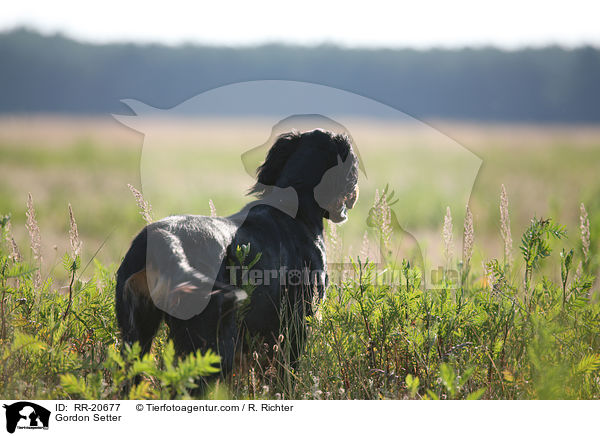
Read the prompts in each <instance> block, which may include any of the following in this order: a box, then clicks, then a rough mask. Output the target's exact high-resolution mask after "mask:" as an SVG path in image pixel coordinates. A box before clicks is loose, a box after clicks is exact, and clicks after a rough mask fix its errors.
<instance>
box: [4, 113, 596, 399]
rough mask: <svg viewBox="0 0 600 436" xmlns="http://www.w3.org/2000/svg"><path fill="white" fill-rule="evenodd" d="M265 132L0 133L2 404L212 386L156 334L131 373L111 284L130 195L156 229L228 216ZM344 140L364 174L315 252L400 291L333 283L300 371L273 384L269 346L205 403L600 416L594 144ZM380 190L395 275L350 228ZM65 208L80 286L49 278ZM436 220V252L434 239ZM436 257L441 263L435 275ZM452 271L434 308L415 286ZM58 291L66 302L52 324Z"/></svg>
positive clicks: (252, 127) (564, 133) (239, 200)
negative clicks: (586, 411) (466, 408)
mask: <svg viewBox="0 0 600 436" xmlns="http://www.w3.org/2000/svg"><path fill="white" fill-rule="evenodd" d="M262 124H264V122H263V123H262ZM262 124H261V123H260V122H257V121H256V120H170V121H166V120H161V121H157V123H156V126H157V128H156V130H155V131H153V132H152V135H149V134H146V136H144V135H142V134H140V133H139V132H136V131H133V130H131V129H128V128H126V127H124V126H122V125H120V124H119V123H117V122H116V121H115V120H112V119H110V118H95V119H93V118H60V117H57V118H52V117H34V118H24V117H20V118H18V117H14V118H10V117H5V118H2V119H0V216H1V215H8V214H10V215H11V217H12V218H11V220H10V221H11V225H12V229H11V233H12V234H13V235H14V237H15V240H16V242H17V244H18V246H19V248H20V251H21V253H22V254H23V257H24V261H23V262H21V263H18V262H17V263H16V262H14V261H13V260H11V259H9V254H10V245H9V244H5V245H4V246H3V247H2V251H1V254H2V259H1V263H0V266H1V267H2V268H3V269H2V276H1V282H0V288H1V292H2V305H1V307H0V318H1V321H2V331H1V338H0V339H1V340H2V356H3V357H2V359H3V367H2V368H3V369H2V375H1V379H0V383H1V386H0V392H2V396H3V397H5V398H9V397H10V398H13V397H14V398H17V397H19V398H58V397H60V398H68V397H72V398H82V397H83V398H116V397H120V396H122V395H123V394H122V392H123V386H124V385H125V384H127V381H128V380H132V379H133V377H134V376H135V375H136V374H138V373H139V374H143V375H144V381H143V383H142V384H141V385H139V386H138V387H137V388H135V389H133V390H132V391H131V395H132V397H140V398H142V397H147V398H152V397H162V398H170V397H176V398H182V397H185V396H186V395H188V392H189V389H190V387H191V384H192V381H191V380H192V378H193V377H194V376H196V375H199V374H205V373H207V372H209V371H210V364H211V363H214V357H211V356H208V357H206V356H205V357H202V356H193V357H190V358H188V360H186V361H184V362H182V361H179V362H177V361H176V360H174V359H173V358H172V353H171V352H170V350H171V349H170V345H169V343H168V341H167V340H166V334H165V332H164V331H163V332H162V333H161V336H160V338H159V340H158V341H157V344H156V345H155V349H154V354H153V355H152V356H150V357H148V358H147V359H146V360H144V361H139V360H136V358H135V357H134V355H133V354H132V355H131V356H129V359H127V358H123V357H120V356H119V355H118V353H116V352H115V349H116V348H118V341H119V338H118V335H117V330H116V327H115V320H114V315H113V303H112V301H113V286H114V283H113V276H114V272H115V269H116V266H117V265H118V263H119V261H120V259H121V256H122V255H123V254H124V253H125V250H126V249H127V247H128V244H129V242H130V240H131V239H132V237H133V236H134V235H135V234H136V232H137V231H139V229H141V227H142V226H143V220H142V217H141V216H140V213H139V209H138V207H137V205H136V203H135V200H134V199H133V197H132V195H131V192H130V191H129V188H128V187H127V184H132V185H134V186H136V187H138V188H140V189H142V190H143V192H144V195H145V196H146V198H147V199H148V200H149V201H150V202H151V203H152V206H153V213H154V217H155V218H156V219H158V218H161V217H163V216H166V215H168V214H173V213H197V214H209V213H210V209H209V200H212V201H213V203H214V205H215V207H216V210H217V212H218V214H219V215H227V214H230V213H233V212H235V211H236V210H237V209H238V208H239V207H240V206H242V205H243V204H244V203H245V202H246V201H248V198H247V197H245V196H244V193H245V191H246V190H247V188H248V187H249V186H250V185H251V183H252V177H251V175H250V174H248V173H249V172H250V173H251V172H252V171H247V170H245V169H244V163H245V164H246V166H247V168H248V169H250V170H251V169H252V168H253V166H255V165H256V163H257V162H258V161H259V159H260V153H261V152H262V153H264V151H265V150H264V147H263V148H262V149H259V150H257V151H256V152H255V153H254V154H252V155H244V153H246V152H248V151H249V150H251V149H253V148H255V147H257V146H259V145H262V144H264V143H265V142H266V141H267V140H268V138H269V134H270V131H265V130H264V129H261V128H258V127H257V126H258V125H262ZM346 127H347V128H348V129H349V131H350V132H351V133H352V136H353V137H354V139H355V141H356V145H357V147H358V150H359V152H360V155H361V159H362V161H363V164H364V173H363V175H362V176H361V177H362V179H361V196H360V198H359V202H358V204H357V207H356V209H355V210H353V211H352V212H351V214H350V219H349V222H348V223H347V224H345V225H344V226H342V227H339V228H337V229H336V231H337V233H338V240H341V241H342V246H340V244H337V245H336V244H330V250H331V251H332V252H331V253H329V255H330V258H331V259H341V260H343V261H347V259H348V256H349V255H351V256H352V257H353V259H354V261H356V255H357V253H359V251H360V252H361V253H366V254H368V255H369V257H370V258H371V259H375V258H376V260H378V261H379V262H380V264H379V268H383V267H387V268H388V270H394V269H396V270H399V271H402V275H401V280H400V281H399V282H395V281H391V280H389V277H388V278H383V279H380V280H379V281H378V283H379V284H378V285H372V281H371V282H370V281H369V280H367V279H368V278H369V275H376V274H377V273H378V272H380V271H381V270H380V269H379V270H375V269H374V268H375V266H374V265H373V264H368V265H367V266H363V265H356V268H357V269H358V270H359V271H360V272H362V275H363V277H364V278H365V280H364V281H362V282H359V281H357V280H355V279H351V278H348V279H347V280H343V278H340V280H339V281H338V282H337V283H336V284H335V285H334V286H332V287H331V289H330V290H329V292H328V299H327V301H326V302H325V303H324V304H323V305H321V307H320V310H319V317H318V318H315V319H313V320H310V322H311V335H310V338H309V344H308V347H307V352H306V355H305V357H304V359H303V360H302V362H301V365H300V367H299V368H298V371H296V372H290V371H289V370H287V371H284V372H283V375H282V372H281V371H277V370H276V368H278V367H280V366H283V367H285V363H286V362H285V340H284V341H283V343H282V344H281V346H280V347H279V349H278V350H276V351H275V352H269V353H264V355H262V354H261V355H260V356H258V357H257V358H256V359H250V361H249V362H246V365H245V366H244V367H243V370H240V371H239V372H238V373H236V375H235V376H233V377H232V378H231V379H230V380H228V383H226V384H225V385H219V386H216V387H213V388H212V389H211V390H210V392H209V394H208V395H209V396H211V397H212V398H221V397H234V398H249V397H264V398H278V397H285V398H425V397H427V398H467V397H471V398H598V396H599V394H600V385H599V383H598V369H599V367H600V355H599V353H600V350H599V340H600V337H599V333H600V330H599V326H600V324H599V323H600V312H599V307H598V301H597V298H596V297H597V295H596V291H597V285H596V284H595V280H594V278H593V276H594V275H596V273H597V268H598V248H597V247H598V243H599V241H598V235H599V234H600V201H599V200H600V179H599V178H598V176H597V165H598V162H600V127H596V126H555V125H550V126H542V125H469V124H465V123H456V122H455V123H450V122H446V121H431V122H430V123H429V125H421V124H419V123H414V124H410V125H391V124H389V123H385V122H375V121H368V120H355V122H353V123H352V126H346ZM434 127H435V128H434ZM167 147H168V148H167ZM165 149H167V150H168V153H165V152H164V150H165ZM242 156H245V158H244V160H242V158H241V157H242ZM257 156H258V158H257ZM479 165H480V166H479ZM475 176H476V178H475ZM386 184H389V185H390V187H391V188H392V189H393V190H394V191H395V192H394V199H397V200H398V201H397V202H396V203H395V204H393V205H392V210H393V212H394V216H395V217H396V218H397V226H396V227H394V226H392V227H393V232H392V236H391V238H392V239H391V240H392V242H391V245H392V250H391V252H392V253H391V255H386V256H383V257H381V256H380V255H379V254H378V253H377V252H376V251H377V250H375V248H376V247H377V246H378V241H379V239H380V238H381V237H382V234H383V233H385V232H386V229H385V228H384V229H382V228H381V227H382V226H381V225H378V226H369V225H367V223H366V218H367V217H368V216H369V212H370V211H371V210H373V209H372V208H373V205H374V201H375V196H376V194H375V191H376V190H379V192H381V191H382V190H383V188H384V187H385V186H386ZM502 185H504V186H505V188H506V192H507V195H508V200H509V209H508V210H509V213H510V221H511V229H512V237H513V239H514V246H513V249H512V252H511V254H512V257H513V259H514V261H513V262H512V263H510V265H507V264H506V263H505V261H504V241H503V239H502V238H501V232H500V227H501V219H500V209H499V202H500V190H501V186H502ZM28 193H31V194H32V198H33V202H34V206H35V212H36V218H37V222H38V223H39V227H40V228H41V256H42V258H43V260H42V262H41V268H40V272H41V279H42V281H43V284H39V283H36V272H35V271H33V270H32V268H35V267H37V266H38V265H39V262H38V260H36V259H34V257H33V255H32V253H31V250H30V248H29V247H30V240H29V235H28V231H27V229H26V227H25V222H26V207H27V206H26V200H27V194H28ZM469 196H470V197H469ZM582 202H583V203H585V207H586V209H587V213H588V215H589V220H590V234H591V239H590V241H589V253H588V254H587V255H585V254H584V250H583V247H584V246H585V245H586V243H585V241H584V242H582V239H581V236H580V233H581V232H580V204H581V203H582ZM467 203H468V204H469V206H470V209H471V211H472V214H473V222H474V240H475V242H474V250H473V255H472V259H471V260H470V262H468V263H469V265H470V268H466V265H465V264H466V262H465V259H464V258H463V256H462V253H463V246H462V240H463V220H464V216H465V205H466V204H467ZM69 204H71V206H72V209H73V212H74V216H75V218H76V221H77V226H78V232H79V237H80V239H81V241H82V243H83V245H82V251H81V253H80V265H76V266H77V267H76V268H72V262H70V263H69V261H68V259H67V260H65V259H64V256H65V253H71V254H70V255H71V256H72V257H73V254H72V249H71V248H70V243H69V231H70V228H71V224H70V220H69V213H68V205H69ZM447 206H449V207H450V209H451V212H452V216H453V229H452V232H451V233H452V236H453V238H452V239H453V241H454V242H452V243H451V247H445V245H444V242H443V238H442V232H443V229H442V227H443V224H444V215H445V214H446V207H447ZM384 209H385V207H384ZM384 214H385V210H384ZM533 217H537V218H542V217H544V218H548V217H551V218H552V219H553V223H560V224H561V225H564V226H565V228H564V230H565V231H566V234H563V233H562V230H561V229H559V228H558V227H552V224H551V223H546V222H545V221H539V220H538V221H535V223H534V224H532V223H531V219H532V218H533ZM394 223H395V222H394ZM394 223H393V224H394ZM528 229H529V232H526V230H528ZM3 230H4V233H6V234H8V229H7V228H6V226H5V227H4V229H3ZM365 231H366V232H367V236H368V238H369V239H370V240H371V243H370V244H369V246H368V247H369V248H368V249H367V250H364V246H363V242H362V241H363V238H364V234H365ZM524 233H525V235H526V236H525V237H524V239H523V240H521V235H522V234H524ZM331 239H332V237H331V236H330V242H331ZM333 239H334V242H335V238H333ZM584 240H585V238H584ZM546 241H547V242H546ZM519 246H523V247H524V249H523V250H520V249H519ZM416 247H418V248H420V250H421V252H422V254H423V257H424V260H425V265H426V267H425V269H424V270H422V269H421V270H419V269H416V268H415V269H411V268H409V267H408V265H406V264H405V263H403V262H402V261H403V260H404V259H407V260H410V261H411V262H412V264H413V265H414V264H415V262H414V259H413V257H414V255H415V248H416ZM445 248H451V249H450V251H451V252H453V253H454V255H453V256H451V258H450V259H448V258H445V257H444V254H443V253H444V249H445ZM527 248H529V251H528V250H527ZM563 248H564V249H565V250H564V251H563V256H562V257H561V256H560V255H559V253H560V252H561V250H563ZM570 249H573V250H574V251H573V253H574V254H573V258H572V260H571V261H570V263H569V261H568V258H569V250H570ZM545 250H546V251H548V259H545V260H543V259H542V257H545V256H544V255H543V254H544V253H545ZM333 251H335V252H333ZM550 251H551V252H550ZM68 255H69V254H68ZM378 256H379V257H378ZM528 256H529V257H528ZM536 256H537V257H536ZM73 259H74V258H73ZM73 259H72V260H73ZM493 259H498V260H499V262H498V263H497V264H495V263H494V262H492V260H493ZM63 260H65V261H64V262H63ZM363 260H364V259H363ZM461 260H462V261H463V262H462V264H461V263H460V262H459V261H461ZM63 263H64V265H63ZM580 263H581V267H580V268H578V267H579V264H580ZM448 264H449V265H450V266H451V267H452V268H457V269H458V270H459V271H460V274H461V275H462V274H464V276H463V278H464V279H465V280H464V281H463V282H462V284H461V283H458V281H452V280H450V279H449V278H448V277H447V278H446V280H445V281H444V282H443V283H442V284H441V285H440V286H439V289H437V290H436V291H427V290H426V289H425V288H424V279H425V278H427V274H428V271H430V270H432V269H433V270H435V269H436V268H437V266H438V265H448ZM484 264H486V265H487V266H486V268H485V271H484V267H483V265H484ZM73 269H74V270H75V271H73ZM561 271H562V273H561ZM565 274H566V278H565ZM424 276H425V277H424ZM71 278H73V285H72V286H71V290H72V291H74V295H75V297H74V298H73V301H72V307H70V309H69V310H68V311H67V310H66V307H67V305H68V289H69V283H71ZM563 279H564V280H563ZM370 283H371V284H370ZM66 311H67V312H68V313H67V315H66V316H65V312H66ZM63 318H64V319H63ZM115 347H116V348H115ZM123 359H125V360H123Z"/></svg>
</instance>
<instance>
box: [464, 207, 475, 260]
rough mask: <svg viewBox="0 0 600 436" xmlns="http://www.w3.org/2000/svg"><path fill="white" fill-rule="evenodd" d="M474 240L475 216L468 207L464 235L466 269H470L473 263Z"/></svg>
mask: <svg viewBox="0 0 600 436" xmlns="http://www.w3.org/2000/svg"><path fill="white" fill-rule="evenodd" d="M473 240H474V233H473V214H472V213H471V209H470V208H469V206H468V205H467V213H466V214H465V225H464V234H463V263H464V265H465V269H466V268H468V266H469V263H470V262H471V257H472V256H473Z"/></svg>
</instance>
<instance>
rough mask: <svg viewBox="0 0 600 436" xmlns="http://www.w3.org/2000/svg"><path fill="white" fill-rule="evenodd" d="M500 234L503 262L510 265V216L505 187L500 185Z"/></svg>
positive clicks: (511, 242)
mask: <svg viewBox="0 0 600 436" xmlns="http://www.w3.org/2000/svg"><path fill="white" fill-rule="evenodd" d="M500 234H501V235H502V240H503V241H504V264H505V265H510V264H511V263H512V245H513V241H512V235H511V233H510V217H509V215H508V196H507V195H506V188H505V187H504V185H502V191H501V192H500Z"/></svg>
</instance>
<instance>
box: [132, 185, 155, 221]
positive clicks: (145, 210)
mask: <svg viewBox="0 0 600 436" xmlns="http://www.w3.org/2000/svg"><path fill="white" fill-rule="evenodd" d="M127 186H128V187H129V190H130V191H131V193H132V194H133V196H134V197H135V201H136V202H137V205H138V207H139V208H140V215H142V218H144V221H146V223H147V224H150V223H151V222H152V221H153V219H152V206H151V205H150V203H148V202H147V201H146V200H144V196H143V195H142V193H141V192H140V191H138V190H137V189H135V188H134V187H133V186H132V185H130V184H129V183H128V184H127Z"/></svg>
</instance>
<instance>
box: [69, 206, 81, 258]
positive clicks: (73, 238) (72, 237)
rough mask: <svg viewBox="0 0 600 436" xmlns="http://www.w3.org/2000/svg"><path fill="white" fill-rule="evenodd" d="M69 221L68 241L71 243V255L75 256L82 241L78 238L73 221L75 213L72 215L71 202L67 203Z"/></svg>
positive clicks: (77, 254) (75, 224)
mask: <svg viewBox="0 0 600 436" xmlns="http://www.w3.org/2000/svg"><path fill="white" fill-rule="evenodd" d="M69 223H70V229H69V243H70V244H71V251H72V252H73V257H77V256H79V254H80V253H81V246H82V245H83V243H82V242H81V239H79V231H78V230H77V222H76V221H75V215H73V208H72V207H71V203H69Z"/></svg>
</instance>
